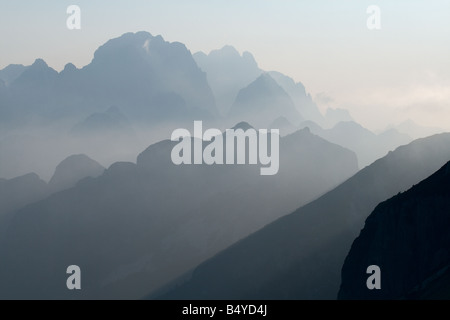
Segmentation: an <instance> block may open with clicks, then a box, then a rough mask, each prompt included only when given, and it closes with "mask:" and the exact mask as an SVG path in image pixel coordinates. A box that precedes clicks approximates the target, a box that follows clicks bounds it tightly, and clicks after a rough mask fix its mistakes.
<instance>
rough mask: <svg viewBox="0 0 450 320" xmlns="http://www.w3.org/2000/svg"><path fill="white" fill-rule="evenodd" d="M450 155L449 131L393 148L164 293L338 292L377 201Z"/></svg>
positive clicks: (302, 295)
mask: <svg viewBox="0 0 450 320" xmlns="http://www.w3.org/2000/svg"><path fill="white" fill-rule="evenodd" d="M449 158H450V134H441V135H435V136H432V137H429V138H425V139H420V140H416V141H414V142H412V143H410V144H409V145H406V146H402V147H399V148H397V149H396V150H395V151H393V152H390V153H389V154H388V155H386V156H385V157H384V158H382V159H379V160H377V161H376V162H374V163H373V164H372V165H370V166H368V167H366V168H364V169H363V170H361V171H360V172H358V173H357V174H356V175H354V176H353V177H351V178H350V179H348V180H347V181H346V182H344V183H343V184H341V185H340V186H338V187H337V188H335V189H333V190H332V191H330V192H328V193H327V194H325V195H323V196H322V197H320V198H318V199H317V200H315V201H313V202H311V203H309V204H307V205H305V206H303V207H301V208H300V209H298V210H296V211H295V212H293V213H292V214H289V215H286V216H284V217H282V218H280V219H278V220H277V221H275V222H273V223H271V224H269V225H267V226H266V227H264V228H263V229H261V230H260V231H257V232H255V233H254V234H252V235H250V236H249V237H247V238H245V239H243V240H241V241H240V242H238V243H236V244H235V245H233V246H231V247H230V248H228V249H226V250H224V251H222V252H220V253H218V254H217V255H216V256H214V257H213V258H211V259H209V260H208V261H206V262H204V263H202V264H201V265H200V266H198V267H197V268H196V269H195V270H194V271H193V272H192V274H191V276H189V277H188V280H187V281H185V282H184V283H183V284H178V285H177V286H175V287H174V288H172V289H171V290H169V291H168V292H166V293H165V294H162V295H160V296H159V298H163V299H336V298H337V294H338V290H339V285H340V283H341V277H340V271H341V268H342V265H343V263H344V259H345V257H346V256H347V254H348V252H349V250H350V246H351V244H352V242H353V240H354V239H355V238H356V237H357V236H358V233H359V231H360V230H361V229H362V227H363V226H364V221H365V219H366V218H367V217H368V216H369V215H370V213H371V212H372V211H373V209H374V208H375V207H376V205H377V204H378V203H380V202H381V201H384V200H386V199H388V198H389V197H392V196H393V195H395V194H397V193H398V192H402V191H405V190H407V189H408V188H410V187H411V186H412V185H413V184H415V183H418V182H419V181H421V180H423V179H424V178H426V177H427V176H429V175H430V174H432V173H433V172H435V171H436V170H437V169H438V168H440V167H441V166H442V165H443V164H444V163H446V162H447V161H448V159H449Z"/></svg>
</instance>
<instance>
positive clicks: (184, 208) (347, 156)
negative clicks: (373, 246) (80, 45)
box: [0, 124, 357, 298]
mask: <svg viewBox="0 0 450 320" xmlns="http://www.w3.org/2000/svg"><path fill="white" fill-rule="evenodd" d="M241 126H244V124H241ZM245 126H247V127H248V124H247V125H245ZM174 144H175V142H172V141H161V142H159V143H157V144H154V145H152V146H150V147H149V148H148V149H147V150H145V151H144V152H142V153H141V154H140V155H139V156H138V158H137V163H136V164H133V163H115V164H113V165H112V166H111V167H110V168H109V169H108V170H106V171H105V173H104V174H103V175H101V176H100V177H98V178H96V179H93V178H90V179H84V180H83V181H81V182H79V183H78V184H77V185H76V186H75V187H74V188H71V189H68V190H66V191H63V192H59V193H56V194H53V195H52V196H50V197H49V198H47V199H45V200H43V201H40V202H37V203H34V204H32V205H29V206H27V207H26V208H23V209H22V210H20V211H18V212H16V213H15V215H14V219H12V222H11V224H10V227H9V228H8V231H7V236H6V237H5V240H4V242H3V243H1V244H0V255H1V256H2V257H5V259H4V261H5V263H2V264H1V265H0V283H1V284H2V285H1V286H0V288H1V289H0V296H1V297H20V298H33V297H39V298H56V297H59V298H76V297H84V298H118V297H121V298H124V297H125V298H139V297H142V296H144V295H146V294H147V293H148V292H150V291H152V290H155V289H157V288H159V287H161V286H163V285H165V284H166V283H167V282H169V281H171V280H173V279H175V278H176V277H178V276H180V275H181V274H183V273H185V272H187V271H188V270H189V269H191V268H193V267H195V266H196V265H198V264H199V263H201V262H202V261H204V260H205V259H207V258H209V257H211V256H212V255H214V254H215V253H216V252H218V251H220V250H223V249H225V248H226V247H228V246H229V245H231V244H233V243H234V242H236V241H238V240H239V239H241V238H243V237H245V236H247V235H248V234H250V233H252V232H254V231H256V230H258V229H260V228H261V227H263V226H264V225H266V224H267V223H270V222H272V221H273V220H275V219H277V218H279V217H281V216H283V215H284V214H287V213H289V212H290V211H292V210H294V208H296V207H298V206H300V205H303V204H306V203H307V202H309V201H311V200H313V199H315V198H317V197H318V196H320V195H321V194H323V193H324V192H326V191H328V190H329V189H331V188H333V187H334V186H336V185H338V184H339V183H341V182H342V181H344V180H345V179H347V178H348V177H350V176H351V175H352V174H354V173H355V172H356V171H357V161H356V156H355V154H354V153H353V152H351V151H348V150H346V149H344V148H342V147H340V146H337V145H334V144H331V143H329V142H327V141H325V140H323V139H322V138H320V137H317V136H315V135H313V134H311V133H310V132H309V130H307V129H305V130H301V131H298V132H296V133H294V134H292V135H289V136H287V137H284V138H281V140H280V171H279V173H278V174H277V175H275V176H260V174H259V168H258V167H257V166H254V165H235V166H229V165H223V166H208V165H182V166H175V165H173V164H172V162H171V161H170V152H171V150H172V147H173V146H174ZM69 160H70V159H69ZM69 160H67V161H69ZM69 162H70V161H69ZM82 162H86V163H87V164H88V166H87V167H90V166H91V165H90V161H84V160H83V161H82ZM61 167H63V164H61ZM98 169H100V168H98ZM57 171H59V170H57ZM96 172H98V171H97V170H96ZM58 176H62V177H63V175H58ZM55 177H56V174H55ZM55 179H56V178H55ZM62 180H63V181H65V179H62ZM25 260H26V261H28V263H27V264H23V262H24V261H25ZM67 263H69V264H74V263H76V264H77V265H79V266H80V267H81V268H82V269H83V270H86V271H85V272H84V274H83V279H85V280H84V282H83V283H85V285H84V287H83V290H82V292H81V293H80V294H78V295H73V294H72V293H71V292H69V291H68V290H65V288H63V287H61V286H60V283H61V281H63V280H64V277H65V272H62V273H58V272H56V270H60V269H61V268H62V269H61V270H65V269H64V268H65V267H67ZM29 264H32V265H33V266H36V268H32V269H31V270H30V269H29V268H27V270H28V271H27V272H25V273H24V270H25V269H23V268H26V265H29ZM64 266H65V267H64ZM6 275H7V276H6ZM64 281H65V280H64ZM63 283H64V282H63Z"/></svg>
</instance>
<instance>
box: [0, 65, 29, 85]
mask: <svg viewBox="0 0 450 320" xmlns="http://www.w3.org/2000/svg"><path fill="white" fill-rule="evenodd" d="M27 68H28V67H26V66H24V65H22V64H10V65H8V66H6V67H5V68H4V69H2V70H0V79H1V80H3V82H4V83H5V85H9V84H10V83H11V82H13V81H14V80H16V79H17V78H18V77H19V76H20V75H21V74H22V73H23V72H24V71H25V70H26V69H27Z"/></svg>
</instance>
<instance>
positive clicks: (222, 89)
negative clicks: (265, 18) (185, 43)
mask: <svg viewBox="0 0 450 320" xmlns="http://www.w3.org/2000/svg"><path fill="white" fill-rule="evenodd" d="M193 57H194V59H195V61H196V62H197V64H198V66H199V67H200V68H201V69H202V70H203V71H205V72H206V74H207V78H208V83H209V85H210V86H211V89H212V91H213V93H214V96H215V98H216V103H217V107H218V109H219V111H220V112H221V113H222V114H223V115H226V114H227V113H228V112H229V110H230V108H231V106H232V104H233V102H234V100H235V99H236V96H237V94H238V92H239V90H241V89H242V88H245V87H247V86H248V85H249V84H250V83H251V82H253V81H254V80H256V78H258V77H259V76H260V75H261V73H262V70H260V69H259V67H258V64H257V63H256V61H255V59H254V58H253V55H252V54H251V53H250V52H247V51H245V52H244V53H242V55H241V54H239V52H238V51H237V50H236V49H235V48H234V47H232V46H225V47H223V48H222V49H220V50H213V51H211V52H210V53H209V54H208V55H206V54H205V53H203V52H197V53H195V54H194V55H193Z"/></svg>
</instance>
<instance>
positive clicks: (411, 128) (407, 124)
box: [388, 119, 445, 139]
mask: <svg viewBox="0 0 450 320" xmlns="http://www.w3.org/2000/svg"><path fill="white" fill-rule="evenodd" d="M394 128H395V129H396V130H397V131H399V132H401V133H405V134H407V135H409V136H410V137H412V138H414V139H418V138H424V137H427V136H431V135H433V134H437V133H442V132H444V131H445V130H443V129H441V128H437V127H424V126H421V125H419V124H417V123H415V122H414V121H412V120H411V119H408V120H406V121H403V122H402V123H400V124H399V125H397V126H395V127H394ZM388 129H391V128H388Z"/></svg>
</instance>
